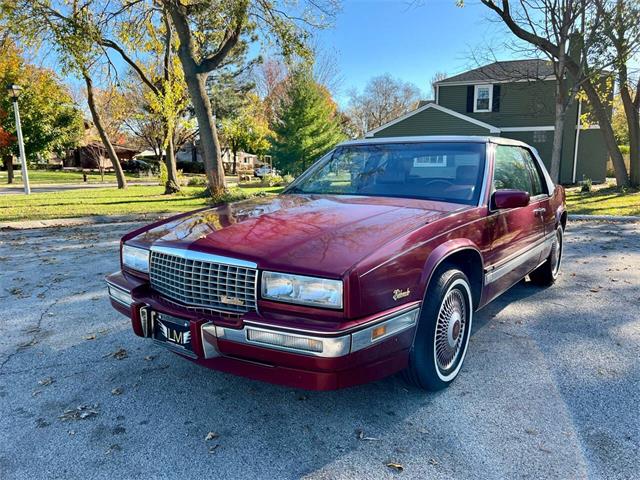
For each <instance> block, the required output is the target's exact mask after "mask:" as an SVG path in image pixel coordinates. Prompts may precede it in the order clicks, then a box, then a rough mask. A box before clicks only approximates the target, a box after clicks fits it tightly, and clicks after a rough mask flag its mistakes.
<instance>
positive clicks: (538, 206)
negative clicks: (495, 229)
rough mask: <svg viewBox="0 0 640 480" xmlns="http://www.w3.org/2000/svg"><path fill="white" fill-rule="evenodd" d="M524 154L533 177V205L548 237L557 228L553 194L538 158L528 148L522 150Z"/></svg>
mask: <svg viewBox="0 0 640 480" xmlns="http://www.w3.org/2000/svg"><path fill="white" fill-rule="evenodd" d="M522 153H523V155H524V158H525V162H526V164H527V167H528V169H529V173H530V175H531V185H532V188H533V190H532V192H531V203H532V204H534V205H535V209H534V211H535V212H536V214H537V215H538V217H539V218H540V221H541V222H542V225H543V234H544V235H545V237H548V236H549V235H550V234H553V232H554V231H555V228H556V216H555V212H554V211H553V209H552V208H551V202H550V199H551V195H552V194H553V192H550V191H549V188H548V185H547V181H546V179H545V178H544V174H543V173H542V169H541V168H540V164H539V163H538V160H537V159H536V157H535V156H534V155H533V154H532V153H531V151H529V150H528V149H526V148H523V149H522Z"/></svg>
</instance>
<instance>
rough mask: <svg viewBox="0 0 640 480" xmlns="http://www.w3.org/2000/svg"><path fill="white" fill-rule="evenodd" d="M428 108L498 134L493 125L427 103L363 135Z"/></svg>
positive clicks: (376, 131) (498, 130)
mask: <svg viewBox="0 0 640 480" xmlns="http://www.w3.org/2000/svg"><path fill="white" fill-rule="evenodd" d="M430 108H433V109H434V110H438V111H440V112H442V113H446V114H447V115H451V116H453V117H456V118H459V119H460V120H464V121H465V122H469V123H473V124H474V125H478V126H479V127H482V128H485V129H487V130H488V131H489V132H491V133H500V129H499V128H498V127H496V126H494V125H489V124H488V123H485V122H481V121H480V120H478V119H477V118H473V117H470V116H468V115H464V114H463V113H460V112H456V111H454V110H451V109H450V108H446V107H443V106H442V105H438V104H437V103H433V102H429V103H426V104H424V105H423V106H421V107H418V108H416V109H415V110H411V111H410V112H407V113H405V114H404V115H402V116H400V117H398V118H396V119H394V120H391V121H390V122H387V123H385V124H384V125H380V126H379V127H378V128H374V129H373V130H370V131H368V132H367V133H365V137H367V138H369V137H372V136H373V135H375V134H376V133H378V132H380V131H381V130H384V129H385V128H388V127H390V126H391V125H395V124H396V123H398V122H402V121H403V120H406V119H407V118H410V117H413V116H414V115H416V114H418V113H421V112H424V111H425V110H428V109H430Z"/></svg>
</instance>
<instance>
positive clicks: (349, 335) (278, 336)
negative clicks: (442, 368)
mask: <svg viewBox="0 0 640 480" xmlns="http://www.w3.org/2000/svg"><path fill="white" fill-rule="evenodd" d="M106 280H107V284H108V286H109V295H110V298H111V304H112V305H113V307H114V308H115V309H116V310H118V311H120V312H121V313H123V314H124V315H127V316H128V317H129V318H130V319H131V323H132V328H133V330H134V332H135V333H136V334H137V335H139V336H142V337H151V336H152V332H153V329H154V313H153V312H158V313H161V314H166V315H170V316H174V317H178V318H181V319H185V320H188V321H189V324H190V327H189V331H190V334H191V340H192V348H193V353H192V352H185V351H184V350H181V349H180V348H179V347H176V348H172V350H174V351H175V352H176V353H178V354H180V355H182V356H184V357H185V358H188V359H190V360H192V361H194V362H196V363H198V364H200V365H203V366H205V367H208V368H213V369H216V370H220V371H223V372H228V373H233V374H236V375H241V376H245V377H248V378H253V379H256V380H261V381H266V382H270V383H276V384H281V385H287V386H291V387H296V388H305V389H310V390H333V389H337V388H342V387H347V386H351V385H356V384H361V383H367V382H370V381H374V380H377V379H380V378H383V377H385V376H388V375H391V374H393V373H395V372H397V371H400V370H402V369H404V368H406V366H407V363H408V355H409V348H410V347H411V343H412V341H413V336H414V331H415V325H416V322H417V316H418V310H419V304H418V303H415V302H414V303H412V304H407V305H404V306H401V307H398V308H395V309H392V310H389V311H386V312H381V313H380V314H378V315H375V316H372V317H368V318H366V319H364V320H363V321H362V322H359V323H358V324H357V325H356V326H354V327H352V328H349V329H344V330H335V331H326V330H325V331H322V332H320V331H316V330H312V329H301V328H287V327H285V326H280V325H279V326H278V327H277V328H276V327H274V326H273V325H270V323H269V319H268V318H265V317H262V316H257V315H253V316H251V315H246V316H244V317H242V318H241V319H239V321H233V322H229V320H228V319H227V318H224V317H223V316H220V317H219V318H216V316H212V315H211V314H205V313H198V312H196V311H193V310H189V309H187V308H186V307H182V306H179V305H176V304H173V303H168V302H166V301H163V299H162V298H159V297H158V296H157V295H156V294H155V293H154V292H153V291H151V290H150V288H149V286H148V283H147V282H146V281H144V280H141V279H138V278H136V277H134V276H132V275H130V274H127V273H122V272H117V273H114V274H113V275H110V276H108V277H107V279H106ZM252 317H255V318H252ZM168 346H170V345H168Z"/></svg>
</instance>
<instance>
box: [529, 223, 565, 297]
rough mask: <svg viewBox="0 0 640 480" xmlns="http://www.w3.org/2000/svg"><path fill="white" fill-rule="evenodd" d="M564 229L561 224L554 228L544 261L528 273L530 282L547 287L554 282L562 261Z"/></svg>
mask: <svg viewBox="0 0 640 480" xmlns="http://www.w3.org/2000/svg"><path fill="white" fill-rule="evenodd" d="M563 238H564V231H563V229H562V226H561V225H558V228H556V233H555V237H554V238H553V243H552V245H551V252H550V253H549V256H548V257H547V259H546V260H545V262H544V263H543V264H542V265H540V266H539V267H538V268H536V269H535V270H534V271H533V272H531V273H530V274H529V278H530V279H531V282H532V283H534V284H535V285H540V286H543V287H549V286H551V285H553V284H554V282H555V281H556V279H557V278H558V273H559V272H560V263H561V262H562V247H563V241H564V240H563Z"/></svg>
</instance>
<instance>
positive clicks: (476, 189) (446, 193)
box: [285, 142, 486, 205]
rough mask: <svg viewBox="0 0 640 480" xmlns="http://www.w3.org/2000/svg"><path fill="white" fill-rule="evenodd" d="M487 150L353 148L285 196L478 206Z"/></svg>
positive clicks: (479, 146) (469, 146)
mask: <svg viewBox="0 0 640 480" xmlns="http://www.w3.org/2000/svg"><path fill="white" fill-rule="evenodd" d="M485 150H486V149H485V144H484V143H472V142H467V143H464V142H456V143H453V142H429V143H389V144H370V145H348V146H343V147H338V148H336V149H335V150H334V151H333V152H331V153H330V154H329V155H327V156H326V157H324V158H322V159H320V160H319V161H318V162H317V163H316V164H315V165H313V166H312V167H311V168H310V169H309V170H308V171H307V172H306V173H304V174H303V175H302V176H301V177H300V178H299V179H298V180H297V181H295V182H294V183H293V184H292V185H291V186H290V187H289V188H288V189H287V190H286V191H285V193H314V194H332V195H369V196H374V197H407V198H420V199H426V200H439V201H446V202H455V203H463V204H468V205H473V204H477V203H478V197H479V195H480V188H481V185H482V178H483V174H484V165H485Z"/></svg>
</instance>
